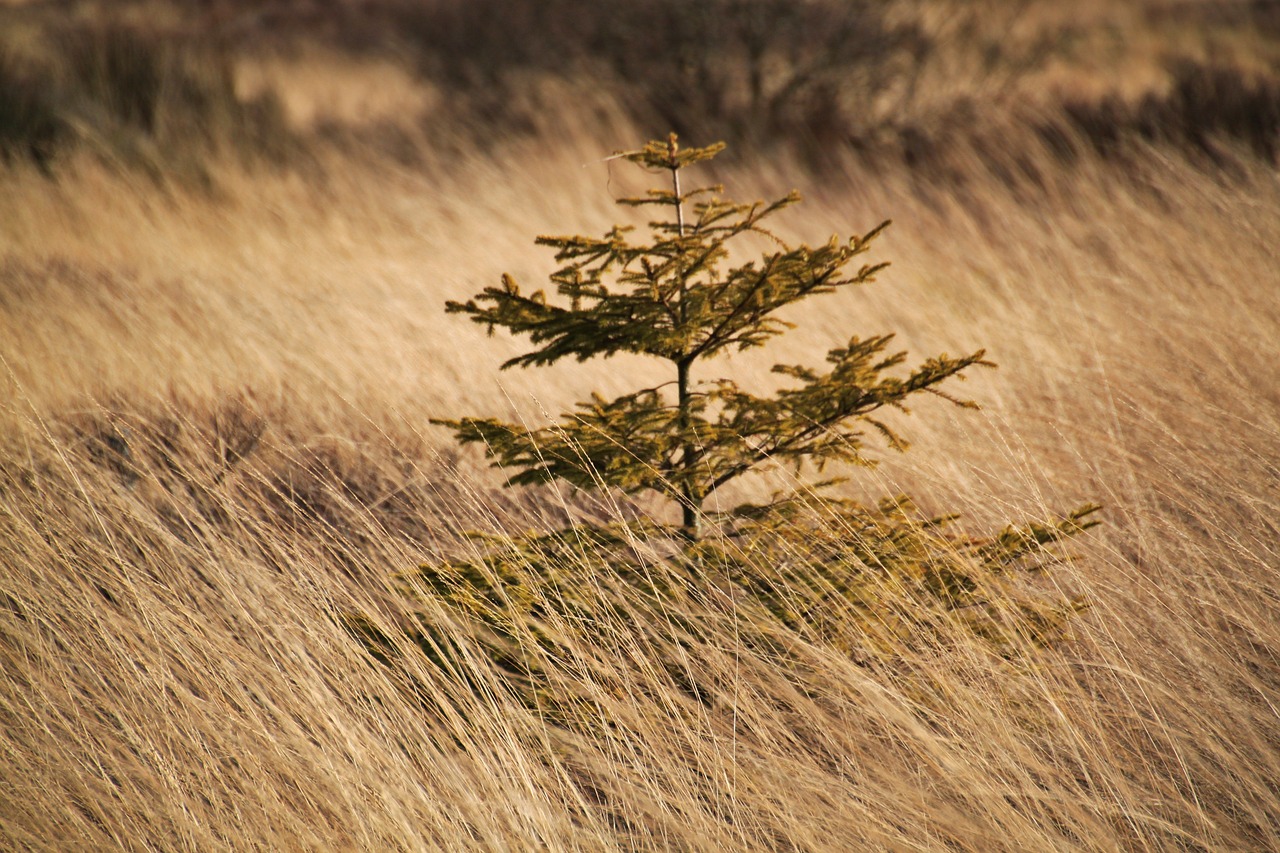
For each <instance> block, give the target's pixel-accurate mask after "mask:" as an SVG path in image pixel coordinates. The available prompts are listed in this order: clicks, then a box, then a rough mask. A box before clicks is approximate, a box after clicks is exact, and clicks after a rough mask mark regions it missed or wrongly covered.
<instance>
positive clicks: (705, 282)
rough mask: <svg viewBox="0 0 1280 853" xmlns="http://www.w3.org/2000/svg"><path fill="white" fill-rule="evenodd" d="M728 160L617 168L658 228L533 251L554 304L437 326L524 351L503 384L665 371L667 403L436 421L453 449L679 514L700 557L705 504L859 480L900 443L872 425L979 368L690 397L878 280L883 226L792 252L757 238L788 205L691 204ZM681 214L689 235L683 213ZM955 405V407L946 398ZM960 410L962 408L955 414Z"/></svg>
mask: <svg viewBox="0 0 1280 853" xmlns="http://www.w3.org/2000/svg"><path fill="white" fill-rule="evenodd" d="M721 148H723V146H711V147H709V148H693V149H688V150H685V151H681V150H680V149H679V148H678V146H677V144H676V141H675V136H674V134H673V135H672V137H671V139H670V140H669V141H668V142H666V143H663V142H650V143H649V144H648V145H647V146H646V147H645V148H643V149H641V150H639V151H636V152H632V153H630V154H627V155H625V156H626V157H627V159H629V160H631V161H632V162H634V163H637V164H639V165H641V166H643V167H645V168H647V169H651V170H663V171H666V172H668V173H669V175H670V176H671V179H672V189H655V190H651V191H650V192H649V194H648V195H647V196H646V197H643V198H628V199H623V200H622V202H621V203H622V204H624V205H633V206H642V205H643V206H650V205H651V206H655V207H657V208H658V209H659V210H660V211H665V212H666V213H665V215H664V216H663V218H660V219H658V220H656V221H654V222H651V223H650V232H649V234H648V238H647V239H646V240H641V241H635V240H632V239H631V237H630V230H629V229H626V228H621V227H614V228H613V229H612V230H611V231H609V233H607V234H606V235H604V237H602V238H599V239H596V238H591V237H583V236H570V237H539V238H538V243H540V244H542V245H547V246H551V247H553V248H555V249H556V259H557V260H558V261H559V262H561V263H563V264H564V266H563V267H561V269H560V270H558V271H557V272H555V273H554V274H552V276H551V281H552V283H553V284H554V286H555V290H556V294H557V296H559V297H560V298H561V300H562V302H561V303H560V304H557V302H556V301H553V300H550V299H548V298H547V296H546V295H545V294H544V293H543V292H542V291H537V292H534V293H532V294H525V293H522V292H521V290H520V288H519V287H518V286H517V285H516V283H515V281H513V280H512V279H511V277H510V276H504V278H503V281H502V285H501V286H500V287H490V288H487V289H485V290H484V291H483V292H482V293H480V294H479V295H478V296H477V297H476V298H475V299H474V300H471V301H468V302H464V303H460V302H450V303H449V304H448V306H447V307H448V310H449V311H450V312H453V313H460V314H465V315H467V316H469V317H470V318H471V319H472V320H474V321H475V322H477V323H480V324H483V325H485V326H488V327H489V328H491V329H492V328H493V327H495V326H501V327H503V328H505V329H508V330H510V331H512V332H515V333H517V334H523V335H527V336H528V337H529V339H530V341H531V342H532V343H533V344H534V345H535V349H533V350H531V351H530V352H528V353H525V354H524V355H521V356H517V357H515V358H512V359H511V360H509V361H508V362H507V363H506V364H505V365H504V367H526V366H542V365H550V364H554V363H555V362H557V361H559V360H561V359H563V358H570V357H571V358H574V359H576V360H578V361H583V360H585V359H588V358H593V357H596V356H610V355H614V354H615V353H619V352H629V353H638V354H642V355H648V356H652V357H654V358H657V359H660V360H662V361H665V362H668V363H669V364H670V371H671V372H670V374H669V375H670V376H671V379H672V382H670V383H668V387H674V391H675V393H674V395H671V394H669V393H664V392H666V391H667V388H664V387H661V386H660V387H658V388H648V389H644V390H641V391H638V392H636V393H634V394H630V395H626V396H623V397H619V398H618V399H616V400H612V401H607V400H604V399H601V398H598V397H597V398H594V399H593V400H591V401H590V402H587V403H583V404H581V405H580V406H579V408H578V411H576V412H574V413H573V414H572V415H570V416H569V417H568V418H566V419H565V420H564V421H562V422H561V423H560V424H558V425H556V426H553V427H545V428H542V429H533V430H530V429H527V428H525V427H522V426H519V425H516V424H507V423H502V422H500V421H497V420H494V419H491V418H465V419H463V420H459V421H440V423H444V424H446V425H448V426H451V427H453V428H454V429H455V430H456V432H457V435H458V439H459V440H460V441H461V442H463V443H470V442H475V443H479V444H483V445H484V447H485V448H486V452H487V453H488V454H489V455H490V456H492V457H493V458H494V459H496V464H498V465H500V466H502V467H503V468H505V469H516V470H514V472H513V473H512V475H511V480H512V482H513V483H518V484H524V483H536V482H541V481H547V480H555V479H560V480H565V481H568V482H570V483H572V484H573V485H575V486H578V487H580V488H595V487H598V486H615V487H618V488H621V489H623V490H625V491H627V492H640V491H646V490H647V491H651V492H656V493H658V494H660V495H663V496H665V497H667V498H669V499H671V500H672V501H675V502H676V503H678V504H680V505H681V507H682V509H683V515H684V527H685V531H686V534H687V535H688V536H689V537H690V538H694V539H696V538H697V536H698V528H699V523H700V522H699V515H700V513H701V511H702V506H703V502H704V501H705V500H706V498H707V497H708V496H710V495H711V494H712V493H713V492H715V491H716V490H717V489H719V488H721V487H722V486H724V485H726V484H728V483H730V482H732V481H734V480H736V479H737V478H739V477H741V476H742V475H744V474H746V473H748V472H750V471H751V470H753V469H755V468H756V467H758V466H760V465H762V464H764V463H768V462H773V463H785V464H792V465H794V466H795V467H796V468H797V470H798V469H799V468H800V467H801V466H802V464H803V463H804V462H806V461H810V462H813V463H814V464H815V465H816V466H817V467H818V468H819V469H821V468H822V467H823V466H824V465H825V464H826V463H828V462H833V461H835V462H852V463H860V464H866V463H869V462H871V461H872V460H871V459H870V457H868V456H867V455H865V453H864V446H865V442H864V432H865V429H866V428H867V427H871V428H872V429H873V430H874V431H876V432H878V433H880V434H882V435H883V436H884V437H885V438H886V439H887V441H888V444H889V446H891V447H894V448H897V449H902V448H905V446H906V443H905V442H904V441H903V440H902V439H901V438H900V437H899V436H898V435H897V434H896V433H895V432H894V431H893V430H891V429H890V427H889V426H888V425H887V424H885V423H884V422H883V421H882V420H880V419H879V417H878V414H879V412H880V411H881V410H882V409H889V408H896V409H903V410H905V402H906V400H907V398H909V397H910V396H912V395H914V394H917V393H919V392H922V391H929V392H932V393H934V394H938V395H940V396H944V397H945V396H947V395H945V394H944V393H943V392H942V391H940V390H939V389H938V387H937V386H938V385H939V384H940V383H942V382H944V381H945V380H947V379H949V378H951V377H954V376H956V375H958V374H960V373H961V372H963V371H964V370H966V369H967V368H969V367H972V366H974V365H978V364H986V363H987V362H985V361H983V353H982V352H981V351H978V352H975V353H972V354H969V355H967V356H963V357H960V358H952V357H949V356H946V355H941V356H937V357H935V358H931V359H929V360H927V361H925V362H924V363H923V364H921V365H919V366H918V367H916V368H914V369H912V370H910V371H908V372H906V374H905V375H892V374H891V373H890V372H889V371H891V370H893V369H894V368H897V367H899V366H900V365H902V364H903V363H904V362H905V360H906V356H905V354H904V353H886V347H887V346H888V344H889V342H890V339H891V336H888V335H881V336H876V337H873V338H870V339H867V340H861V339H859V338H856V337H855V338H852V339H850V341H849V342H848V343H847V344H846V345H845V346H843V347H839V348H837V349H833V350H831V352H830V353H829V354H828V356H827V362H828V364H827V368H826V369H825V370H824V371H815V370H812V369H809V368H806V367H802V366H795V365H777V366H775V367H774V372H775V373H778V374H780V375H782V376H785V377H786V378H787V379H789V380H791V381H792V383H793V385H792V386H791V387H788V388H785V389H783V390H782V391H780V392H779V393H778V394H777V395H776V396H774V397H761V396H757V395H755V394H752V393H750V392H748V391H746V390H743V389H742V388H740V387H739V386H738V385H737V384H736V383H734V382H732V381H730V380H728V379H718V380H715V381H713V382H698V381H697V377H695V376H694V372H695V368H697V367H699V366H700V365H701V363H702V362H703V361H705V360H708V359H711V358H713V357H714V356H716V355H718V354H720V353H722V352H724V351H726V350H745V349H750V348H753V347H759V346H762V345H764V344H765V343H767V342H768V341H769V340H770V339H771V338H773V337H774V336H776V335H779V334H781V333H782V332H784V331H786V330H787V329H788V328H789V326H790V324H789V323H787V322H785V321H783V320H781V319H780V318H779V317H778V316H777V312H778V311H779V309H781V308H784V307H786V306H788V305H791V304H793V303H795V302H798V301H800V300H802V299H806V298H808V297H811V296H817V295H822V294H829V293H832V292H835V291H836V290H839V289H842V288H846V287H850V286H854V285H860V284H865V283H868V282H870V281H872V280H874V277H875V275H876V273H878V272H880V271H881V270H883V269H884V268H885V266H886V264H883V263H879V264H866V263H864V264H861V265H857V266H855V264H854V262H855V260H857V259H859V258H860V257H861V256H863V255H864V254H866V253H867V251H868V250H869V248H870V245H871V242H872V240H874V238H875V237H876V235H877V234H879V233H880V231H881V230H882V229H883V228H884V227H885V226H886V225H887V224H888V223H884V224H881V225H880V226H878V227H877V228H875V229H873V230H872V231H870V232H869V233H867V234H865V235H861V236H858V235H855V236H854V237H852V238H850V239H848V240H847V241H846V240H838V239H837V238H835V237H832V238H831V239H830V240H828V241H827V242H826V243H824V244H821V245H819V246H816V247H814V246H809V245H804V244H802V245H798V246H790V245H787V244H786V243H783V242H782V241H780V240H778V239H777V238H776V237H775V236H774V235H773V234H771V233H770V232H769V230H768V229H767V227H766V220H767V219H769V218H770V217H772V216H773V215H774V214H777V213H779V212H780V211H783V210H785V209H787V208H789V207H790V206H792V205H793V204H795V203H797V202H798V201H799V197H798V196H797V195H796V194H794V193H793V194H791V195H788V196H786V197H785V198H782V199H779V200H778V201H775V202H773V203H771V204H764V203H761V202H757V203H754V204H740V203H736V202H731V201H725V200H722V199H721V198H720V197H719V195H718V193H719V190H720V188H719V187H702V188H698V189H694V190H691V191H687V192H682V191H681V188H680V172H681V170H683V169H685V168H687V167H688V166H690V165H692V164H694V163H697V162H699V161H702V160H707V159H710V158H711V157H714V156H715V155H716V154H717V153H719V151H720V150H721ZM688 202H692V203H693V211H692V217H691V218H690V219H689V221H688V222H686V221H685V216H684V205H685V204H686V203H688ZM746 235H756V236H762V237H765V238H767V239H769V240H770V241H772V242H773V244H774V249H773V251H771V252H768V253H766V254H765V255H763V256H762V257H760V258H759V259H758V260H753V261H748V262H746V263H744V264H741V265H736V266H733V265H730V264H729V263H728V257H729V249H730V245H731V244H732V243H733V241H735V240H737V239H738V238H741V237H743V236H746ZM948 399H951V398H948ZM956 402H959V401H956Z"/></svg>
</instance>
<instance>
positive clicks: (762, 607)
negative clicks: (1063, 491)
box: [347, 498, 1097, 726]
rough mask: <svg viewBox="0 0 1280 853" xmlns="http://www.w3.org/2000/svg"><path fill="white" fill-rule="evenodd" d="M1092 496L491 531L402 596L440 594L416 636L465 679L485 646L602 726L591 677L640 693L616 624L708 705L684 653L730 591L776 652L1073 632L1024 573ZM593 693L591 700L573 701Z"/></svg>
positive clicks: (523, 696) (511, 671) (357, 630)
mask: <svg viewBox="0 0 1280 853" xmlns="http://www.w3.org/2000/svg"><path fill="white" fill-rule="evenodd" d="M1096 509H1097V508H1096V507H1093V506H1086V507H1082V508H1081V509H1079V510H1076V511H1075V512H1073V513H1071V514H1069V515H1068V516H1066V517H1063V518H1061V519H1057V520H1055V521H1053V522H1050V523H1044V524H1029V525H1024V526H1021V527H1009V528H1007V529H1005V530H1004V531H1002V532H1001V533H999V534H997V535H995V536H990V537H969V536H965V535H963V534H962V533H959V532H953V529H952V525H951V522H952V519H947V518H928V517H925V516H922V515H920V514H919V513H918V512H917V511H916V510H915V508H914V507H913V506H912V505H911V503H910V502H909V501H907V500H906V499H905V498H896V499H893V500H886V501H884V502H882V504H881V505H880V506H879V507H877V508H868V507H863V506H860V505H857V504H854V503H850V502H843V501H814V500H812V499H810V500H806V501H797V502H791V503H786V504H775V505H773V506H770V507H768V508H759V509H758V511H754V512H752V511H744V512H742V513H739V514H738V515H737V516H735V517H733V518H732V519H725V522H726V524H725V526H724V527H723V528H722V531H723V533H724V535H722V536H717V537H715V538H711V537H708V538H704V539H703V540H701V541H700V542H698V543H697V544H696V545H691V546H683V547H674V546H673V545H672V544H671V543H674V542H675V541H676V540H675V539H673V538H672V537H673V534H675V533H676V531H675V530H674V529H671V528H663V527H661V526H657V525H653V524H651V523H648V522H640V523H636V524H630V525H626V524H616V525H608V526H595V525H583V526H578V527H574V528H570V529H568V530H562V531H558V532H555V533H550V534H529V535H524V536H517V537H504V536H493V537H486V538H487V543H486V545H487V553H486V554H485V556H483V557H481V558H478V559H474V560H463V561H458V562H453V563H442V564H441V563H428V564H423V565H421V566H419V567H418V568H417V569H416V570H414V571H413V572H410V573H409V574H407V575H405V576H404V578H403V584H404V589H405V592H406V594H407V595H408V596H409V597H410V598H417V599H418V600H420V601H425V600H426V599H427V598H430V599H431V600H432V602H433V606H432V607H430V608H422V609H418V610H416V612H415V613H414V616H413V625H412V627H410V628H409V629H408V630H407V636H406V639H408V640H409V641H410V642H411V643H412V644H414V645H416V646H417V647H418V648H419V650H420V651H421V652H422V653H423V654H424V656H425V657H426V658H427V659H428V660H430V661H432V662H433V663H434V664H435V665H436V666H437V667H439V668H440V669H441V670H443V671H444V672H446V673H450V674H451V676H452V677H454V678H457V679H460V680H461V681H463V682H464V683H468V684H471V685H472V687H473V688H479V686H480V682H478V681H477V675H476V673H475V672H474V670H473V669H472V668H471V666H473V665H474V661H475V660H476V654H475V652H476V651H477V650H478V651H480V652H481V653H482V655H483V656H484V657H485V658H487V659H488V661H489V662H490V663H491V664H492V665H493V667H494V672H495V673H496V675H497V678H498V681H499V682H500V683H502V684H504V685H505V686H506V688H507V689H509V690H510V691H511V692H512V695H513V696H514V697H515V698H516V699H517V700H518V701H520V702H521V703H523V704H525V705H526V706H527V707H528V708H529V709H530V710H535V711H537V712H538V713H539V714H541V715H543V716H544V717H545V718H547V719H550V720H553V721H556V722H559V723H562V724H568V725H571V726H582V725H588V726H592V725H600V724H601V723H602V722H603V723H605V724H607V723H608V714H607V711H605V710H604V709H603V708H602V707H600V706H599V705H598V704H593V702H592V699H591V696H592V694H593V692H596V691H599V690H601V689H604V690H615V691H618V692H619V693H622V692H628V693H630V692H633V691H634V689H635V685H626V684H620V683H619V678H620V670H621V669H624V668H623V667H621V666H620V665H619V663H618V661H617V660H616V659H615V658H614V657H613V656H612V654H611V653H610V652H609V651H608V650H607V648H604V646H606V645H607V644H608V643H609V642H611V641H610V640H608V639H607V638H606V637H607V635H608V634H609V633H611V632H618V631H619V630H621V629H622V627H623V626H625V630H626V632H627V636H626V639H625V640H621V641H620V642H624V643H626V644H629V645H635V644H639V645H640V646H642V647H643V648H644V649H645V650H646V651H645V653H646V654H647V655H649V656H650V658H649V659H648V660H647V661H646V669H647V672H648V675H647V676H646V678H653V669H652V667H653V664H654V663H655V661H656V663H657V664H658V665H659V666H660V670H659V673H660V674H659V679H660V680H662V679H665V681H666V686H667V687H668V688H672V689H675V690H678V691H679V692H681V693H683V694H685V695H686V696H687V697H688V698H690V699H693V700H695V701H696V702H698V703H701V704H714V703H715V702H716V701H717V693H719V692H722V691H721V690H720V687H719V685H717V684H715V683H714V682H713V681H711V680H708V679H707V676H706V675H704V674H703V673H701V672H700V671H699V670H698V668H697V667H690V666H689V664H688V660H687V657H686V652H687V650H688V649H690V648H696V647H698V646H702V645H714V644H715V643H716V642H717V640H716V637H715V636H714V632H715V631H716V630H717V627H716V622H715V618H716V617H715V616H714V615H713V614H715V612H716V610H715V607H716V602H728V601H732V602H733V613H734V622H733V624H734V630H735V631H736V632H737V639H736V642H739V643H741V644H743V645H744V646H748V647H753V648H768V649H771V650H772V651H771V654H773V655H775V656H778V657H779V658H780V659H785V658H786V656H787V652H786V649H787V648H788V647H789V646H790V645H791V644H792V643H794V642H795V641H796V640H797V639H801V640H803V641H805V642H809V643H815V644H820V645H824V646H827V647H831V648H836V649H839V650H840V651H841V652H843V653H845V654H847V655H850V656H851V657H852V658H853V659H854V660H857V661H859V662H860V663H862V664H863V665H866V666H872V667H878V666H882V665H889V666H892V665H893V662H894V661H895V660H898V659H899V658H901V657H902V656H903V655H909V654H916V653H929V652H931V651H936V650H945V649H946V648H947V647H948V646H949V645H950V644H951V643H952V642H954V641H956V640H963V639H964V638H966V637H968V638H971V637H974V636H977V637H980V638H982V640H983V642H985V643H986V644H987V645H988V647H989V648H991V649H992V651H993V652H995V653H997V654H1001V655H1004V656H1006V657H1015V658H1016V657H1020V656H1022V655H1025V654H1026V653H1027V651H1028V650H1030V649H1036V648H1043V647H1046V646H1050V645H1052V644H1054V643H1057V642H1060V641H1062V640H1063V639H1064V638H1066V637H1067V636H1068V633H1067V621H1068V620H1069V618H1070V616H1071V615H1072V614H1073V613H1074V612H1075V611H1077V610H1079V609H1080V608H1081V607H1083V606H1085V603H1084V602H1083V601H1082V600H1080V599H1063V598H1061V597H1053V596H1050V595H1048V594H1042V593H1039V592H1037V591H1036V590H1035V589H1034V588H1033V587H1029V586H1027V584H1026V583H1025V580H1024V578H1025V576H1026V575H1028V574H1032V573H1036V572H1039V571H1042V570H1044V569H1046V568H1047V567H1048V565H1049V562H1050V561H1051V559H1052V558H1051V557H1050V556H1049V554H1048V551H1047V550H1046V547H1045V546H1048V545H1051V544H1052V543H1055V542H1058V541H1060V540H1062V539H1064V538H1066V537H1069V536H1072V535H1074V534H1076V533H1078V532H1080V531H1082V530H1085V529H1087V528H1089V527H1091V526H1093V524H1094V523H1095V522H1094V521H1093V520H1092V519H1091V516H1092V514H1093V513H1094V512H1095V511H1096ZM663 542H666V543H668V547H666V548H665V549H664V548H663V547H662V545H661V543H663ZM442 613H447V614H448V616H447V620H448V621H447V624H446V623H445V622H443V621H442V619H441V614H442ZM347 627H348V630H350V631H351V632H352V633H353V635H354V636H356V637H358V638H359V639H360V640H361V641H362V642H364V643H365V644H366V645H367V646H368V647H369V648H370V650H371V653H372V654H373V655H374V656H375V657H376V658H377V659H378V660H379V661H380V662H381V663H383V664H386V665H394V663H395V660H396V658H397V655H398V654H401V653H402V652H400V651H398V649H401V648H403V644H401V643H398V642H397V641H396V640H395V639H394V638H392V637H390V636H388V635H386V634H384V633H383V632H382V631H380V630H379V629H377V628H375V627H373V626H372V625H371V624H370V623H369V622H368V620H364V619H361V618H358V617H357V618H356V619H354V620H350V621H349V624H348V626H347ZM618 641H619V640H617V638H615V639H614V640H613V642H618ZM467 661H472V664H471V665H470V666H469V665H468V664H467ZM485 689H493V688H492V687H488V688H485ZM650 689H653V688H652V687H650ZM422 692H423V694H424V695H427V694H429V693H430V691H422ZM584 705H591V708H592V710H591V712H590V713H580V709H581V708H582V707H583V706H584Z"/></svg>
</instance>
